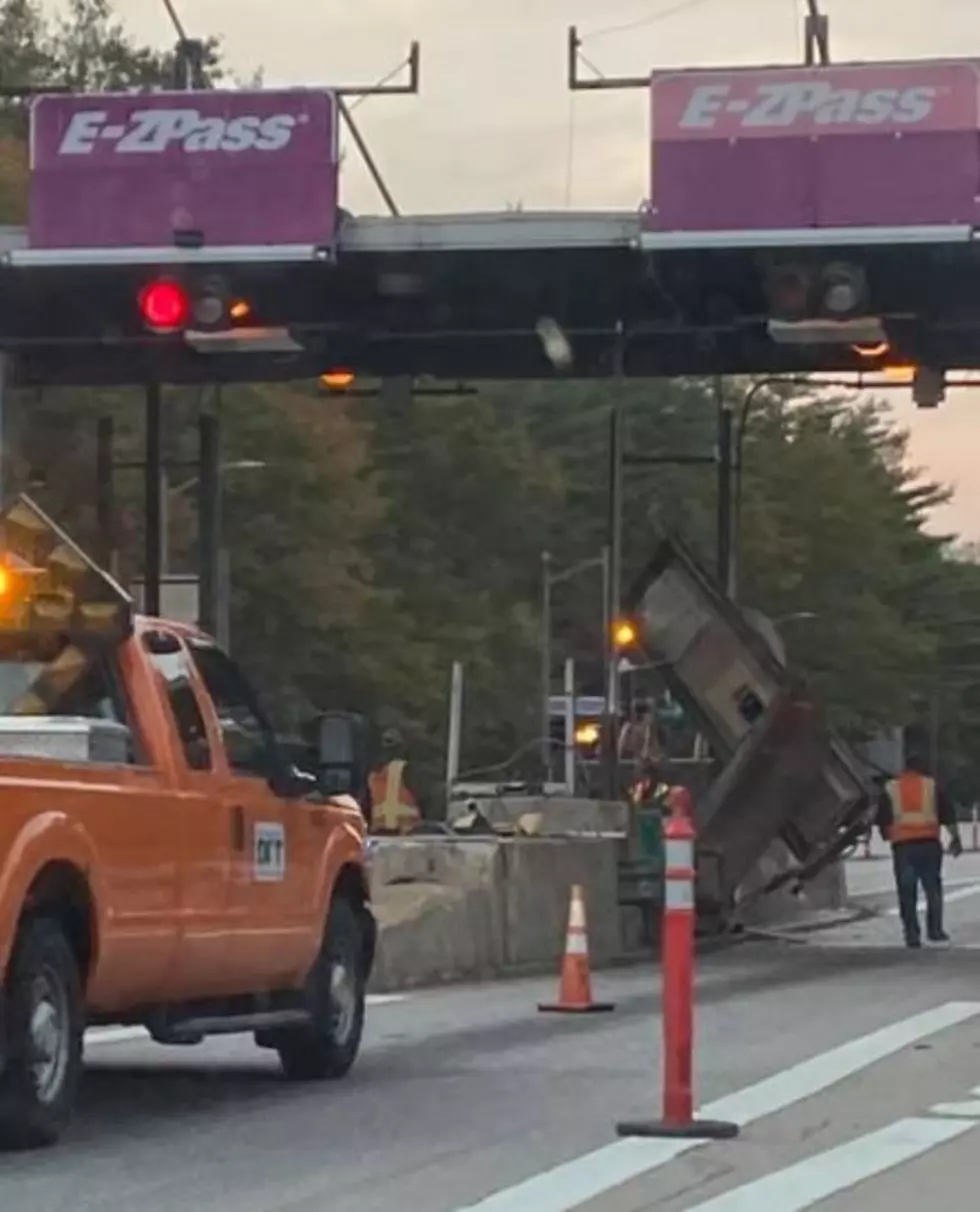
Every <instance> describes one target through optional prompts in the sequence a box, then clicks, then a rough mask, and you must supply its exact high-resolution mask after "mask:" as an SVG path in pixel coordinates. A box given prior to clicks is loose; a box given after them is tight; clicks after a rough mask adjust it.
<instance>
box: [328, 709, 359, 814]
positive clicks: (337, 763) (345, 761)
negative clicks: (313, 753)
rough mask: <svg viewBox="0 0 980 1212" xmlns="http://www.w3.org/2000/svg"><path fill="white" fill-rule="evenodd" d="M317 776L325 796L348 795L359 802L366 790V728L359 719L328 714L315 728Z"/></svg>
mask: <svg viewBox="0 0 980 1212" xmlns="http://www.w3.org/2000/svg"><path fill="white" fill-rule="evenodd" d="M316 738H317V746H316V748H317V776H318V785H319V789H320V791H322V792H323V793H324V794H325V795H351V796H353V797H354V798H355V799H356V800H358V801H362V800H363V798H364V794H365V792H366V789H367V781H368V757H367V728H366V726H365V723H364V719H363V717H362V716H359V715H355V714H354V713H353V712H349V711H327V712H324V714H323V715H321V716H320V717H319V719H318V720H317V725H316Z"/></svg>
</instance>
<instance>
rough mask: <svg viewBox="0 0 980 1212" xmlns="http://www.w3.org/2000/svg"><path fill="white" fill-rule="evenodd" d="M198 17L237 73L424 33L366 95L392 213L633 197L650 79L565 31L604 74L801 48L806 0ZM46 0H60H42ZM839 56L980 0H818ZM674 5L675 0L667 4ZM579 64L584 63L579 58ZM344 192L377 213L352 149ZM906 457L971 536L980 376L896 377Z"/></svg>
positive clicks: (189, 12) (953, 44)
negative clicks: (946, 387)
mask: <svg viewBox="0 0 980 1212" xmlns="http://www.w3.org/2000/svg"><path fill="white" fill-rule="evenodd" d="M174 3H175V5H176V7H177V10H178V12H179V14H180V16H181V18H182V20H183V22H184V25H185V26H186V28H187V30H188V33H189V34H192V35H202V36H203V35H217V36H219V37H220V38H221V40H222V43H223V46H224V50H225V55H226V59H227V61H228V63H229V64H230V65H231V67H232V68H233V70H234V71H235V72H236V73H237V74H238V75H239V76H240V77H241V78H243V79H244V78H248V77H250V76H251V75H252V74H253V73H254V72H255V70H256V69H259V68H261V69H262V71H263V74H264V80H265V83H266V85H267V86H273V85H276V84H306V85H312V84H318V83H322V84H324V85H326V86H336V85H342V84H365V83H373V82H375V81H377V80H378V79H380V78H381V77H383V76H385V75H386V74H387V73H388V72H389V71H390V70H391V69H392V68H394V67H395V66H396V65H397V64H398V62H399V61H400V60H401V59H402V58H403V57H404V55H405V54H406V52H407V49H408V45H409V43H410V41H411V40H412V39H417V40H418V41H419V42H420V43H421V45H422V91H421V95H419V96H417V97H412V96H397V97H380V98H372V99H370V100H368V101H366V102H365V103H364V104H362V105H359V106H358V108H357V111H356V117H357V120H358V122H359V124H360V125H361V127H362V130H363V132H364V134H365V136H366V137H367V139H368V141H369V143H370V146H371V149H372V152H373V153H374V155H375V157H376V159H377V160H378V162H379V163H380V165H381V168H382V171H383V173H384V175H385V178H386V180H387V181H388V184H389V186H390V188H391V190H392V192H393V193H394V196H395V198H396V199H397V201H398V204H399V207H400V208H401V210H402V211H403V213H432V212H452V211H467V210H469V211H474V210H500V209H503V208H504V207H505V206H507V205H509V204H516V203H518V202H520V203H522V204H523V206H524V207H525V209H561V208H565V207H574V208H575V209H606V208H608V209H618V210H623V209H632V208H634V207H636V206H637V205H638V204H639V203H640V202H641V201H642V200H643V199H644V197H645V196H646V195H647V193H648V181H647V175H648V171H649V167H648V166H649V158H650V157H649V151H648V135H647V124H648V123H647V114H648V107H647V104H646V97H645V94H644V93H643V92H642V91H641V90H634V91H628V92H613V93H570V92H569V91H568V89H567V87H566V75H565V73H566V36H567V29H568V27H569V26H570V25H577V26H578V27H579V30H580V33H581V35H582V37H583V52H584V54H585V55H586V56H587V57H588V59H589V60H590V61H591V63H593V64H595V65H596V66H597V67H598V68H599V70H600V71H601V72H602V73H603V74H604V75H606V76H639V75H644V74H646V73H647V72H649V71H650V70H651V69H652V68H654V67H667V66H712V65H736V64H761V63H786V62H798V61H799V59H800V57H801V54H802V19H801V13H802V10H803V8H804V5H803V0H687V3H686V4H683V3H682V2H681V0H601V3H598V2H596V0H592V2H591V3H589V2H587V0H493V2H492V3H484V2H482V0H274V3H270V2H269V0H174ZM52 7H57V5H52ZM114 7H115V9H116V11H117V13H118V14H119V16H120V17H121V18H122V19H123V20H124V21H125V23H126V25H127V26H128V28H129V29H130V30H131V32H132V33H133V34H134V35H135V36H136V37H138V38H139V39H141V40H142V41H145V42H150V43H154V44H160V45H162V44H165V43H171V42H172V41H173V37H174V33H173V29H172V27H171V25H170V23H169V20H168V18H167V15H166V10H165V7H164V4H163V0H115V5H114ZM822 9H823V11H824V12H825V13H827V14H828V15H829V17H830V27H831V52H832V55H833V57H834V58H835V59H836V60H838V61H841V60H845V59H856V60H859V59H881V58H898V59H901V58H920V57H929V56H953V55H971V54H972V55H976V56H978V57H980V0H823V2H822ZM676 10H680V11H676ZM583 71H587V69H584V68H583ZM341 190H342V199H343V203H344V205H345V206H346V207H347V208H348V209H350V210H352V211H353V212H354V213H361V214H364V213H381V211H382V206H381V203H380V201H379V199H378V197H377V195H376V193H375V191H374V188H373V186H372V184H371V182H370V180H369V178H368V177H367V175H366V173H365V172H364V170H363V168H362V167H361V165H360V164H359V163H357V162H356V157H355V156H354V155H353V154H351V155H348V156H347V158H346V160H345V163H344V175H343V178H342V186H341ZM889 399H890V400H893V401H894V405H893V406H894V409H895V413H896V417H897V419H898V420H899V422H900V424H902V425H903V426H907V427H908V428H909V429H910V431H911V451H910V458H911V460H912V462H913V463H914V464H915V465H917V466H921V467H922V468H923V469H924V471H925V472H926V473H927V474H928V476H929V477H930V478H932V479H935V480H939V481H940V482H942V483H944V484H949V485H951V486H952V487H954V488H955V497H954V500H953V502H952V504H951V505H950V506H948V507H946V508H945V509H943V510H941V511H939V512H938V514H937V516H936V517H935V518H934V520H933V526H934V527H935V528H936V529H938V530H941V531H943V532H944V533H946V532H958V533H961V534H962V535H963V536H964V537H966V538H969V539H974V540H975V539H980V469H978V467H977V454H976V451H977V447H978V446H980V443H978V438H980V391H977V392H973V391H959V392H954V393H951V394H950V396H949V399H948V401H947V402H946V404H945V405H944V406H942V407H941V408H940V409H938V410H936V411H927V412H921V413H918V412H917V411H916V410H915V409H914V407H913V406H912V404H911V402H910V401H909V400H908V399H907V398H906V393H904V392H902V393H895V392H893V393H890V394H889Z"/></svg>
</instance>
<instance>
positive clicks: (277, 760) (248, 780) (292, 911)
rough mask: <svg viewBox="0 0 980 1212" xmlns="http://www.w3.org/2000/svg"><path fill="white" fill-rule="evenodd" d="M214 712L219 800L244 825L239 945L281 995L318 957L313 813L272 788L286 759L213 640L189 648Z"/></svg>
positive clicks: (238, 870) (237, 878)
mask: <svg viewBox="0 0 980 1212" xmlns="http://www.w3.org/2000/svg"><path fill="white" fill-rule="evenodd" d="M188 647H189V649H190V652H191V655H192V657H193V660H194V664H195V666H196V667H197V671H198V674H199V675H200V677H201V680H202V682H203V684H204V686H205V687H206V689H207V692H208V695H209V696H210V699H211V702H212V704H213V707H214V711H215V714H216V716H217V720H218V726H219V729H220V733H221V739H222V742H223V748H224V754H223V757H224V761H225V771H224V776H223V780H222V795H223V797H224V799H225V801H226V802H227V803H228V804H229V805H230V806H231V807H232V810H233V811H234V812H236V813H240V814H241V816H242V818H243V823H244V836H245V846H244V848H243V850H241V851H240V852H239V853H238V854H237V855H236V857H235V872H234V895H235V897H236V899H237V900H238V902H239V904H240V905H241V906H242V907H243V909H244V922H243V930H242V932H241V933H240V934H238V936H237V937H238V940H239V941H240V942H241V943H242V944H243V945H244V947H245V949H246V954H245V957H246V960H247V962H248V963H249V965H250V966H251V970H252V972H253V973H254V974H255V977H256V979H259V980H262V981H264V982H265V983H266V985H267V986H268V987H270V988H281V987H284V986H287V985H289V984H291V983H293V982H294V981H295V980H296V979H297V978H298V977H301V976H302V975H303V974H305V972H306V971H307V969H308V968H309V964H310V962H311V960H312V957H313V955H314V954H315V948H316V945H317V943H318V941H319V940H318V938H316V937H315V934H318V931H317V932H315V931H314V929H313V925H314V923H313V908H314V906H313V856H312V853H311V844H312V840H313V839H312V832H311V829H312V826H311V822H312V816H313V813H312V811H311V807H310V805H309V804H307V803H305V802H303V801H302V800H288V799H283V798H281V797H280V796H278V795H277V794H276V793H275V792H274V791H273V789H272V786H271V784H270V778H272V777H273V776H274V773H275V772H276V770H277V768H278V767H281V766H282V765H284V762H285V759H284V758H283V757H282V756H281V755H280V754H279V752H278V746H277V743H276V739H275V734H274V733H273V731H272V728H271V727H270V725H269V723H268V721H267V719H266V718H265V716H264V714H263V712H262V710H261V708H260V706H259V704H258V701H257V699H256V696H255V694H254V692H253V690H252V688H251V687H250V686H249V684H248V682H247V681H246V679H245V677H244V676H243V674H242V673H241V671H240V670H239V668H238V666H237V665H235V663H234V662H233V661H232V660H231V659H230V658H229V657H228V656H227V655H226V654H225V653H224V652H222V651H221V649H220V648H218V647H217V646H216V645H215V644H213V643H211V642H210V641H205V640H200V639H196V638H194V639H191V640H189V642H188Z"/></svg>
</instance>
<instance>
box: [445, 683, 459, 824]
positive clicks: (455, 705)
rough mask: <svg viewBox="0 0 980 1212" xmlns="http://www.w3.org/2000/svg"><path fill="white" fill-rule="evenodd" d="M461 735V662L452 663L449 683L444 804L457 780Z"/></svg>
mask: <svg viewBox="0 0 980 1212" xmlns="http://www.w3.org/2000/svg"><path fill="white" fill-rule="evenodd" d="M462 733H463V662H462V661H453V672H452V677H451V679H450V683H449V738H448V740H447V742H446V804H447V811H448V803H449V796H450V795H451V793H452V789H453V784H454V783H455V782H456V780H457V779H458V778H459V751H460V740H461V737H462Z"/></svg>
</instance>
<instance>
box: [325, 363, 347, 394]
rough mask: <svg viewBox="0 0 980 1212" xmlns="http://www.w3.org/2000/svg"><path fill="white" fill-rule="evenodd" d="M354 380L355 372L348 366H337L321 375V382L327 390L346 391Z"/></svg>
mask: <svg viewBox="0 0 980 1212" xmlns="http://www.w3.org/2000/svg"><path fill="white" fill-rule="evenodd" d="M353 382H354V372H353V371H352V370H347V369H346V367H340V366H338V367H335V368H334V369H333V370H327V371H324V373H323V374H322V375H320V383H321V385H322V386H323V387H325V388H326V389H327V391H346V390H347V389H348V388H349V387H350V386H351V384H352V383H353Z"/></svg>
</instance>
